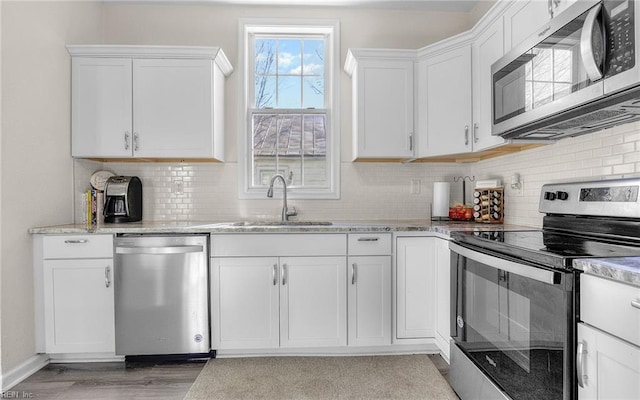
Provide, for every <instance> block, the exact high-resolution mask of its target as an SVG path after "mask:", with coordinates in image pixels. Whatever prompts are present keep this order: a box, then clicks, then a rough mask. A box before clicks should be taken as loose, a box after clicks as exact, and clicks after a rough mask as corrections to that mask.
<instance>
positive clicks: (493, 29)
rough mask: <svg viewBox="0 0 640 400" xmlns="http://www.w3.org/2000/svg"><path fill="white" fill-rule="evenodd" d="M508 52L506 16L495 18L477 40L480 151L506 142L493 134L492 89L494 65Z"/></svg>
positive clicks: (476, 136) (475, 130) (476, 139)
mask: <svg viewBox="0 0 640 400" xmlns="http://www.w3.org/2000/svg"><path fill="white" fill-rule="evenodd" d="M503 54H504V27H503V23H502V17H500V18H498V19H497V20H495V21H494V22H493V23H492V24H491V25H489V26H488V27H487V29H486V30H485V31H483V32H482V33H481V34H480V35H479V36H478V37H477V38H476V39H475V41H474V42H473V52H472V59H473V68H472V70H473V77H472V80H473V126H472V128H471V132H472V134H471V136H472V141H473V150H474V151H480V150H485V149H488V148H491V147H496V146H499V145H501V144H503V143H504V139H502V138H501V137H500V136H493V135H492V134H491V123H492V121H491V115H492V114H493V110H492V107H491V105H492V104H493V99H492V91H491V65H492V64H493V63H494V62H496V61H497V60H498V59H499V58H500V57H502V55H503Z"/></svg>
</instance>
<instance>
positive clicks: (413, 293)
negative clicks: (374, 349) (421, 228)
mask: <svg viewBox="0 0 640 400" xmlns="http://www.w3.org/2000/svg"><path fill="white" fill-rule="evenodd" d="M434 240H435V239H434V238H429V237H401V238H398V239H397V242H396V269H397V272H396V273H397V277H396V285H397V287H396V296H397V304H396V307H397V310H396V319H397V320H396V337H397V338H398V339H417V338H427V337H433V336H434V279H435V273H434V266H433V260H434Z"/></svg>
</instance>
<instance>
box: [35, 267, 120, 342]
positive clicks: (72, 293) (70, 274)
mask: <svg viewBox="0 0 640 400" xmlns="http://www.w3.org/2000/svg"><path fill="white" fill-rule="evenodd" d="M112 282H113V260H112V259H92V260H84V259H74V260H45V261H44V300H45V301H44V303H45V336H46V339H45V341H46V344H45V346H46V351H47V353H101V352H109V353H113V352H115V336H114V330H115V329H114V298H113V284H112Z"/></svg>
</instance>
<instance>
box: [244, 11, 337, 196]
mask: <svg viewBox="0 0 640 400" xmlns="http://www.w3.org/2000/svg"><path fill="white" fill-rule="evenodd" d="M268 22H271V23H269V24H267V23H265V21H257V22H256V21H243V22H241V25H242V33H243V38H242V43H243V44H244V47H245V48H244V49H243V51H242V52H241V54H243V55H244V57H245V61H244V63H243V64H244V68H245V71H244V86H245V90H244V105H243V108H244V116H243V117H244V118H243V121H242V124H241V127H242V128H241V129H242V135H243V137H242V139H243V140H241V141H240V160H239V164H241V165H240V170H241V172H242V178H241V182H242V188H241V190H240V192H241V193H240V194H241V197H244V198H263V197H265V193H266V188H267V187H268V185H269V181H270V179H271V177H272V176H274V175H276V174H281V175H283V176H284V177H285V179H286V180H287V184H288V185H287V187H288V188H289V195H290V196H291V197H293V198H338V197H339V182H338V180H339V176H340V174H339V166H340V164H339V151H340V148H339V130H338V106H337V104H338V102H337V95H338V94H339V93H338V90H337V85H336V83H337V73H336V63H337V61H338V56H337V54H338V51H337V47H338V46H337V36H338V35H337V33H338V32H337V29H338V25H337V23H336V22H331V23H319V24H317V23H309V24H301V23H299V22H298V21H296V23H295V24H292V23H290V22H289V23H286V22H285V23H280V21H275V23H273V22H274V21H268Z"/></svg>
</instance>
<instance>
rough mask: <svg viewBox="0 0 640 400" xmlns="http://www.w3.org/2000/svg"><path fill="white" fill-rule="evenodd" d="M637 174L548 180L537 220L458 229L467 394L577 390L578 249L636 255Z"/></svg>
mask: <svg viewBox="0 0 640 400" xmlns="http://www.w3.org/2000/svg"><path fill="white" fill-rule="evenodd" d="M639 192H640V178H637V179H617V180H605V181H591V182H570V183H556V184H548V185H544V186H543V187H542V191H541V194H540V203H539V204H540V206H539V211H540V212H541V213H544V214H545V216H544V218H543V221H544V222H543V228H542V229H541V230H539V229H538V230H523V231H502V230H495V231H478V232H474V231H466V232H455V233H452V235H451V237H452V242H451V243H450V249H451V274H452V275H451V289H452V291H451V300H452V301H451V311H452V324H451V335H452V346H451V371H450V381H451V385H452V386H453V388H454V389H455V391H456V392H457V394H458V395H459V396H460V398H461V399H462V400H472V399H482V400H488V399H513V400H525V399H526V400H528V399H531V400H534V399H535V400H550V399H562V400H575V399H576V392H577V391H576V374H575V354H576V351H575V343H576V338H575V337H576V322H577V318H578V317H579V312H580V305H579V303H578V299H579V296H578V294H579V290H580V284H579V282H580V275H579V271H576V270H574V269H573V267H572V262H573V260H574V259H577V258H585V257H598V258H602V257H624V256H640V199H639V196H638V194H639Z"/></svg>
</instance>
